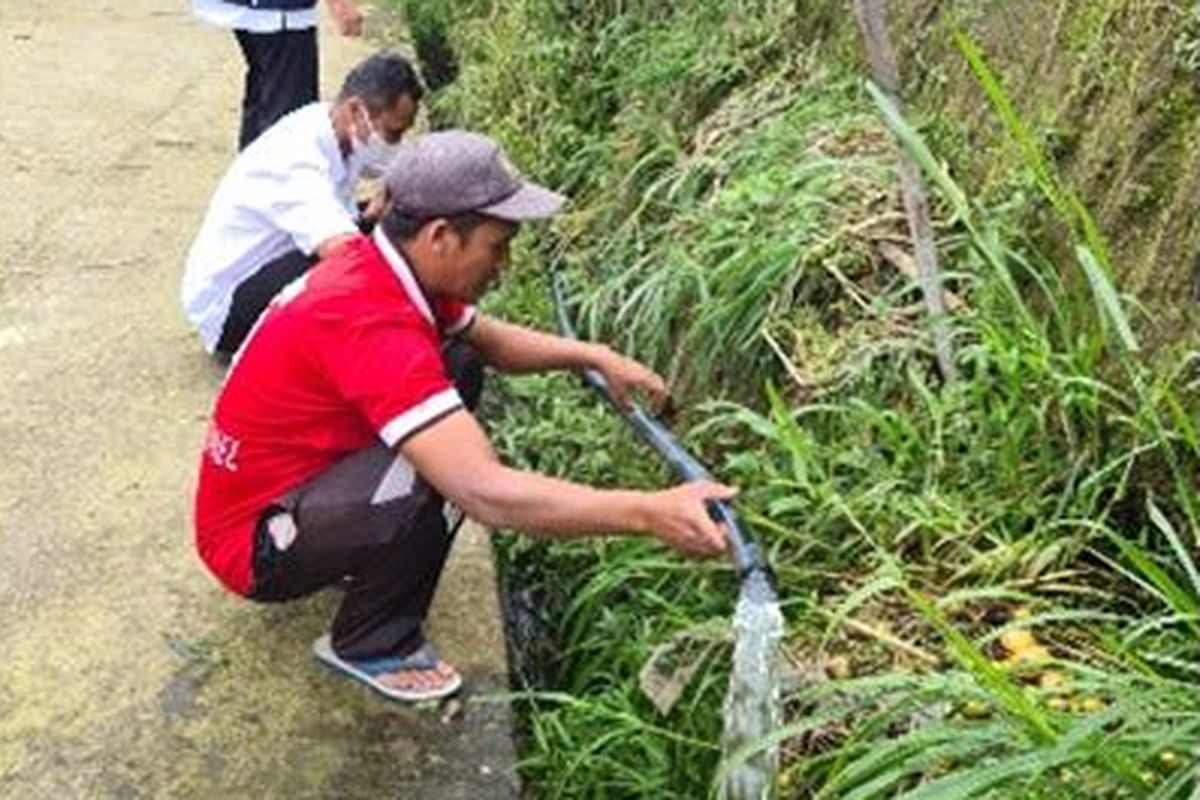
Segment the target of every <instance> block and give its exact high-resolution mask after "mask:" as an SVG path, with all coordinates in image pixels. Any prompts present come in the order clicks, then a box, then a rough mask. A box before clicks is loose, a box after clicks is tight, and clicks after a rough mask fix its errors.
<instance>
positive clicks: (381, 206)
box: [360, 185, 391, 225]
mask: <svg viewBox="0 0 1200 800" xmlns="http://www.w3.org/2000/svg"><path fill="white" fill-rule="evenodd" d="M390 202H391V198H390V197H388V192H387V187H386V186H383V185H380V187H379V190H378V191H377V192H375V194H373V195H371V199H370V200H368V201H367V206H366V208H364V209H363V210H362V213H361V214H360V216H361V217H362V220H363V221H364V222H367V223H370V224H371V225H374V224H375V223H377V222H379V220H380V219H382V218H383V215H384V214H385V213H386V212H387V210H388V205H389V203H390Z"/></svg>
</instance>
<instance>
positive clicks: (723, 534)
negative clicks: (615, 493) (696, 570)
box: [647, 481, 737, 558]
mask: <svg viewBox="0 0 1200 800" xmlns="http://www.w3.org/2000/svg"><path fill="white" fill-rule="evenodd" d="M736 494H737V490H736V489H733V488H731V487H729V486H725V485H724V484H720V483H711V482H708V481H697V482H695V483H685V484H683V485H681V486H676V487H675V488H674V489H667V490H665V491H661V492H655V493H654V494H652V495H651V496H650V519H649V520H648V525H647V527H649V529H650V530H651V531H652V532H653V533H654V535H655V536H657V537H658V538H659V539H660V540H661V541H662V542H663V543H664V544H666V545H668V546H670V547H671V548H673V549H674V550H676V551H678V552H679V553H681V554H683V555H685V556H692V557H694V558H703V557H708V556H716V555H720V554H721V553H724V552H726V550H728V549H729V531H728V530H727V529H726V526H724V525H720V524H718V523H716V522H713V520H712V517H710V516H709V515H708V506H707V502H708V501H710V500H729V499H731V498H732V497H733V496H734V495H736Z"/></svg>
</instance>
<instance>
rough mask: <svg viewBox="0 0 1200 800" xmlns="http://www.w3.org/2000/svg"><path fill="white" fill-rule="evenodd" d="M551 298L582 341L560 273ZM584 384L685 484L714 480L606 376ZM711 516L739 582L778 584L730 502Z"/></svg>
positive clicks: (565, 325) (569, 331) (565, 328)
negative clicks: (619, 395)
mask: <svg viewBox="0 0 1200 800" xmlns="http://www.w3.org/2000/svg"><path fill="white" fill-rule="evenodd" d="M550 295H551V298H552V299H553V301H554V310H555V313H556V315H557V317H558V329H559V331H560V332H561V333H562V335H563V336H566V337H567V338H570V339H577V338H579V337H578V336H577V335H576V333H575V326H574V325H573V324H572V322H571V317H570V315H569V314H568V313H567V300H566V296H565V294H564V292H563V288H562V278H561V276H560V275H559V274H558V273H557V272H552V273H550ZM583 381H584V383H586V384H587V385H588V386H590V387H592V388H593V389H594V390H596V392H597V393H598V394H599V395H600V396H601V397H602V398H604V400H605V401H606V402H607V403H608V404H609V405H610V406H611V407H612V408H613V410H615V411H616V412H617V413H618V414H620V415H621V416H622V417H624V418H625V421H626V422H628V423H629V425H630V427H632V428H633V429H634V431H635V432H637V434H638V435H639V436H641V437H642V439H644V440H645V441H646V443H647V444H649V445H650V446H651V447H653V448H654V449H655V450H656V451H657V452H658V454H659V455H661V456H662V457H663V459H664V460H665V461H666V462H667V464H668V465H669V466H670V467H671V469H673V470H674V471H675V474H677V475H678V476H679V477H680V478H682V479H683V480H685V481H702V480H703V481H710V480H712V479H713V478H712V475H711V474H710V473H709V471H708V470H707V469H705V468H704V465H703V464H701V463H700V462H699V461H697V460H696V459H695V458H693V457H692V455H691V454H690V453H688V452H687V451H686V450H684V449H683V447H682V446H681V445H680V444H679V441H678V440H677V439H676V438H675V435H674V434H673V433H671V431H670V430H669V429H668V428H667V427H666V426H665V425H663V424H662V423H661V422H659V421H658V420H657V419H655V418H654V417H652V416H650V415H649V414H647V413H646V411H645V409H643V408H642V407H641V406H640V405H638V404H637V403H636V402H633V401H631V402H630V404H629V406H628V407H626V406H624V405H622V404H621V403H619V402H617V399H616V398H615V397H613V394H612V392H611V391H610V389H609V386H608V381H607V380H605V378H604V376H603V375H601V374H600V373H599V372H597V371H596V370H594V369H585V370H583ZM708 515H709V516H710V517H712V519H713V521H714V522H719V523H723V524H724V525H725V526H726V527H728V529H729V545H730V551H731V552H730V555H731V556H732V558H733V563H734V566H735V567H736V568H737V571H738V578H739V580H741V581H745V580H746V579H747V578H748V577H749V576H750V574H751V573H754V572H758V573H761V575H762V577H763V578H765V579H766V581H767V583H768V584H772V583H774V580H773V577H772V576H771V571H770V570H769V569H768V568H767V565H766V561H765V560H764V559H763V557H762V549H761V548H760V547H759V545H758V543H757V542H755V541H754V540H753V538H751V537H749V536H747V535H746V534H745V533H744V532H743V531H742V526H741V525H740V524H739V523H738V519H737V515H736V514H735V513H734V512H733V509H732V508H731V507H730V505H729V503H728V502H726V501H724V500H710V501H709V502H708Z"/></svg>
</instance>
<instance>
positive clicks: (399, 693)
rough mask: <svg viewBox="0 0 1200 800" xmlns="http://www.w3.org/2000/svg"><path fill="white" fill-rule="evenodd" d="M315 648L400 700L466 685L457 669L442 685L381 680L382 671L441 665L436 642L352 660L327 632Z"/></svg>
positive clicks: (439, 693) (346, 670)
mask: <svg viewBox="0 0 1200 800" xmlns="http://www.w3.org/2000/svg"><path fill="white" fill-rule="evenodd" d="M312 651H313V655H314V656H316V657H317V659H318V660H320V661H321V662H323V663H324V664H326V665H327V666H329V667H332V668H333V669H336V670H338V671H339V672H341V673H343V674H344V675H348V676H350V677H351V678H354V679H355V680H358V681H362V682H363V683H365V684H366V685H367V686H370V687H371V688H372V689H374V690H375V691H377V692H379V693H380V694H382V695H383V696H384V697H387V698H389V699H391V700H399V701H400V702H403V703H419V702H421V701H422V700H437V699H439V698H442V697H446V696H448V695H451V694H454V693H455V692H457V691H458V690H459V687H461V686H462V676H460V675H458V674H457V673H455V674H454V675H452V676H451V677H449V678H447V679H446V681H445V682H444V683H442V684H440V685H438V686H430V687H428V688H426V689H401V688H399V687H395V686H388V685H386V684H383V683H380V682H379V680H378V678H379V676H380V675H387V674H389V673H392V672H401V671H410V672H420V671H423V670H429V671H432V670H434V669H437V666H438V664H439V663H441V661H440V659H439V658H438V657H437V654H436V653H435V652H434V650H433V646H432V645H430V644H429V643H426V644H423V645H422V646H421V647H420V649H418V650H416V651H414V652H412V653H409V654H408V655H406V656H383V657H381V658H368V659H362V660H357V659H356V660H353V661H352V660H350V659H346V658H342V657H341V656H339V655H338V654H337V653H335V652H334V651H333V644H332V643H331V642H330V639H329V634H325V635H324V636H321V637H320V638H318V639H317V640H316V641H315V642H313V646H312Z"/></svg>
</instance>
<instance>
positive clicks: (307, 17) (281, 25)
mask: <svg viewBox="0 0 1200 800" xmlns="http://www.w3.org/2000/svg"><path fill="white" fill-rule="evenodd" d="M192 13H193V14H195V15H196V16H197V17H199V18H200V19H202V20H204V21H205V22H211V23H212V24H213V25H220V26H221V27H222V28H231V29H233V30H238V31H249V32H251V33H275V32H277V31H299V30H304V29H305V28H315V27H316V26H317V9H316V8H305V9H301V10H300V11H279V10H277V9H262V8H250V7H248V6H239V5H235V4H233V3H225V2H222V0H192Z"/></svg>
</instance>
